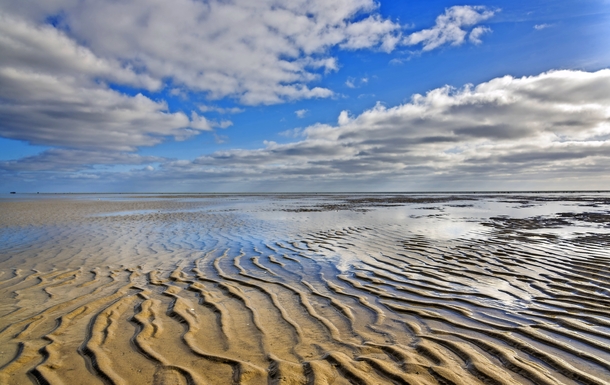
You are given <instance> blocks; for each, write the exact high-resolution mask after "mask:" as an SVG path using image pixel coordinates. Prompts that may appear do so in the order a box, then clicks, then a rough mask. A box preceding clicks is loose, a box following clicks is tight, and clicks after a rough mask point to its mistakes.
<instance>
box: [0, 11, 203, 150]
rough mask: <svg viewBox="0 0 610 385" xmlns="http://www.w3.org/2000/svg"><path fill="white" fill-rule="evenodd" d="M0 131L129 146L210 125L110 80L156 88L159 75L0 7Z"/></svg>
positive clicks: (35, 138)
mask: <svg viewBox="0 0 610 385" xmlns="http://www.w3.org/2000/svg"><path fill="white" fill-rule="evenodd" d="M0 35H1V38H0V51H1V52H2V55H0V99H1V100H2V103H0V118H1V119H0V135H1V136H3V137H6V138H11V139H18V140H24V141H28V142H30V143H32V144H37V145H47V146H49V145H50V146H62V147H72V148H90V149H111V150H119V151H130V150H134V149H136V148H137V147H139V146H150V145H154V144H157V143H160V142H161V141H162V140H163V138H164V137H174V138H176V139H185V138H187V137H189V136H192V135H194V134H196V133H197V132H198V131H201V130H210V129H211V127H209V125H207V123H206V121H205V118H199V117H197V119H195V120H193V121H191V120H190V119H189V118H188V117H187V116H186V115H185V114H184V113H181V112H178V113H170V112H168V109H167V105H166V103H164V102H163V101H154V100H152V99H150V98H148V97H145V96H143V95H142V94H137V95H135V96H129V95H126V94H122V93H120V92H117V91H115V90H113V89H111V88H110V87H108V86H107V85H106V84H105V83H104V82H101V81H100V79H104V80H106V81H108V82H117V83H121V84H127V85H131V86H134V87H138V88H144V89H148V90H156V89H158V88H159V87H160V86H161V83H160V82H159V81H158V80H155V79H153V78H152V77H150V76H149V75H146V74H142V73H139V72H137V71H135V70H134V69H133V68H132V67H130V66H124V65H122V64H121V63H119V62H118V61H116V60H109V59H104V58H100V57H98V56H96V55H95V54H94V53H93V52H92V51H91V50H89V49H87V48H84V47H82V46H80V45H78V44H77V43H76V42H75V41H74V40H72V39H70V38H69V37H68V36H67V35H66V34H65V33H63V32H61V31H59V30H57V29H55V28H53V27H51V26H36V25H33V24H31V23H27V22H25V21H23V20H20V19H17V18H13V17H9V16H6V15H0Z"/></svg>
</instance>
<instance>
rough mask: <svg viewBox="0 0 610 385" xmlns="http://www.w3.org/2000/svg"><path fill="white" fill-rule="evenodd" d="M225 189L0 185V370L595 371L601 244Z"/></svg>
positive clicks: (405, 378) (452, 380) (531, 375)
mask: <svg viewBox="0 0 610 385" xmlns="http://www.w3.org/2000/svg"><path fill="white" fill-rule="evenodd" d="M210 199H212V200H213V199H225V198H210ZM225 203H226V202H224V203H223V206H222V207H221V208H216V209H213V210H208V209H207V207H208V205H209V204H210V202H209V201H208V200H206V201H205V202H197V201H191V200H184V199H174V200H173V199H164V200H158V199H154V198H152V199H150V200H146V199H143V198H138V199H137V200H134V201H128V200H127V201H111V202H94V201H91V200H83V201H77V202H75V201H73V200H69V199H68V200H61V201H53V202H49V201H44V200H40V201H31V202H8V203H7V202H1V203H0V208H1V209H2V212H3V214H2V218H0V228H1V229H2V230H1V236H2V239H3V246H2V248H1V249H0V252H1V254H0V271H1V273H2V274H1V275H0V346H1V347H2V348H1V349H0V383H2V384H24V383H43V384H44V383H49V384H81V383H91V384H269V383H271V384H285V385H289V384H290V385H296V384H316V385H318V384H549V385H550V384H600V385H601V384H607V383H608V382H610V300H608V290H609V288H610V267H609V266H610V255H609V254H608V252H607V251H606V249H605V248H604V247H603V245H598V244H596V243H594V242H576V241H574V242H572V241H569V240H561V241H558V240H557V239H555V238H544V237H541V238H532V239H525V238H523V237H518V236H507V233H506V231H505V229H498V230H497V231H495V230H494V231H492V230H490V231H489V232H488V233H486V234H485V236H484V237H477V238H456V239H448V240H443V241H438V240H433V239H430V238H427V237H425V236H421V235H415V234H411V233H409V232H407V231H405V228H404V227H403V226H397V225H394V224H387V225H383V224H379V223H377V222H376V223H375V224H374V225H373V224H371V223H372V222H371V221H367V219H366V215H367V214H366V213H358V215H361V216H362V220H361V223H359V224H358V223H356V224H354V225H351V226H344V225H337V226H332V221H331V222H329V223H330V225H329V223H326V222H324V223H322V222H320V224H319V225H312V226H308V227H298V228H297V227H295V228H294V229H286V228H282V226H280V225H278V223H276V222H273V221H263V220H257V219H253V218H252V217H248V216H244V215H240V214H239V212H240V208H239V207H236V208H235V211H232V210H230V208H231V204H229V209H228V208H227V206H224V204H225ZM265 204H267V203H264V205H265ZM264 205H263V206H264ZM108 212H110V213H113V212H114V213H116V214H117V215H111V216H104V215H98V214H100V213H108ZM125 213H127V214H125ZM314 214H315V213H314ZM314 214H312V213H310V212H294V213H290V215H294V216H295V218H297V217H298V218H302V217H300V216H303V215H314ZM312 218H314V219H315V218H322V217H315V216H314V217H312ZM316 227H318V228H317V229H316ZM346 261H347V262H346Z"/></svg>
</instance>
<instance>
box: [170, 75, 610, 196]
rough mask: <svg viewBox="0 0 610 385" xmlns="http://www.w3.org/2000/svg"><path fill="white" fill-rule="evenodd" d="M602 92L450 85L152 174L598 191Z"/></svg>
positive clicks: (510, 84)
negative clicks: (576, 182)
mask: <svg viewBox="0 0 610 385" xmlns="http://www.w3.org/2000/svg"><path fill="white" fill-rule="evenodd" d="M608 89H610V70H601V71H598V72H592V73H589V72H581V71H552V72H547V73H543V74H540V75H538V76H530V77H523V78H514V77H511V76H505V77H501V78H496V79H493V80H491V81H489V82H486V83H481V84H479V85H477V86H473V85H467V86H464V87H462V88H460V89H454V88H451V87H448V86H447V87H442V88H438V89H434V90H431V91H429V92H428V93H426V94H425V95H419V94H418V95H414V96H413V97H412V98H411V100H410V101H409V102H408V103H405V104H402V105H399V106H395V107H385V106H383V105H381V104H377V105H376V106H375V107H374V108H372V109H370V110H367V111H364V112H363V113H361V114H360V115H358V116H350V114H349V113H348V112H347V111H343V112H342V113H341V114H340V116H339V118H338V123H337V125H334V126H333V125H321V124H316V125H313V126H310V127H308V128H306V129H305V130H304V131H303V132H302V135H303V139H302V140H300V141H297V142H292V143H288V144H278V143H275V142H267V143H266V146H265V147H264V148H260V149H256V150H232V151H221V152H216V153H213V154H210V155H206V156H202V157H199V158H197V159H195V160H194V161H171V162H167V163H164V164H163V165H162V167H161V170H160V173H159V176H160V177H163V178H166V177H168V178H171V175H179V178H184V179H185V180H191V181H196V180H201V181H213V180H216V181H225V182H226V181H233V182H238V181H248V180H250V181H252V182H253V183H255V182H256V183H258V182H260V181H261V180H262V181H266V182H274V183H276V185H277V186H279V187H278V188H279V189H281V186H282V184H283V186H284V188H286V187H288V188H290V187H291V186H293V185H294V184H296V185H299V186H301V187H303V186H305V188H307V187H306V186H308V185H309V186H312V184H313V185H314V186H315V185H316V183H323V182H324V181H327V182H328V181H351V182H353V183H355V184H356V185H357V184H358V183H359V182H358V181H361V182H362V183H360V185H359V186H360V189H364V190H366V189H367V188H366V186H367V184H366V183H367V181H368V182H370V181H376V183H381V185H379V184H376V185H370V187H373V188H382V187H383V186H384V185H385V186H388V185H392V183H393V182H401V183H406V182H408V181H410V180H417V181H420V182H422V183H428V184H429V183H432V181H434V180H441V179H442V180H443V181H445V182H448V183H449V185H451V182H452V181H453V182H459V181H472V180H478V181H483V180H489V181H493V180H506V181H511V180H512V181H516V180H523V179H528V178H531V179H532V180H535V179H540V180H543V179H545V178H546V179H549V178H551V179H553V178H563V177H565V178H567V179H569V178H578V177H587V175H589V176H594V177H595V178H597V181H598V182H599V183H604V181H603V180H602V179H603V177H602V178H601V179H600V177H599V173H600V172H603V171H602V170H604V169H606V168H607V167H609V166H610V93H608V92H607V90H608ZM567 179H566V180H567ZM570 180H572V179H570ZM606 182H608V181H606ZM557 183H559V184H558V185H561V183H560V181H558V182H557ZM403 185H404V184H403ZM583 187H584V185H581V186H580V188H583ZM564 188H565V186H564ZM314 189H315V188H314ZM514 189H519V186H518V185H515V186H514Z"/></svg>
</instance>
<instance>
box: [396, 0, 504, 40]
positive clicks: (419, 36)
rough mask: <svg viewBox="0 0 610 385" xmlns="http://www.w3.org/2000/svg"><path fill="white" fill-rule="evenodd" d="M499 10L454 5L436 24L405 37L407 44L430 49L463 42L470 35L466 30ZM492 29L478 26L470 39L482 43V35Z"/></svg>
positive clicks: (471, 33) (438, 18)
mask: <svg viewBox="0 0 610 385" xmlns="http://www.w3.org/2000/svg"><path fill="white" fill-rule="evenodd" d="M496 12H497V11H495V10H491V9H489V8H487V7H483V6H470V5H464V6H453V7H451V8H447V9H446V10H445V13H444V14H442V15H440V16H438V17H437V18H436V25H435V26H434V27H432V28H429V29H424V30H421V31H417V32H414V33H412V34H410V35H408V36H407V37H405V39H404V43H405V44H407V45H418V44H421V45H422V50H423V51H430V50H433V49H435V48H438V47H440V46H442V45H444V44H451V45H460V44H463V43H464V41H465V38H466V35H468V32H467V31H466V30H465V29H467V28H470V27H473V26H474V25H476V24H478V23H480V22H482V21H485V20H487V19H489V18H491V17H492V16H493V15H494V14H495V13H496ZM489 31H491V30H490V29H489V28H487V27H476V28H474V29H473V30H472V31H471V32H470V41H471V42H473V43H475V44H478V43H480V39H479V38H480V36H481V35H482V34H483V33H485V32H489Z"/></svg>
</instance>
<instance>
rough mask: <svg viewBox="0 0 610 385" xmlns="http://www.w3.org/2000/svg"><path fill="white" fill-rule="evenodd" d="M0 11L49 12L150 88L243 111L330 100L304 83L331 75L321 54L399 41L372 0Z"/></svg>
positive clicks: (184, 1)
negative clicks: (223, 101) (229, 102)
mask: <svg viewBox="0 0 610 385" xmlns="http://www.w3.org/2000/svg"><path fill="white" fill-rule="evenodd" d="M1 6H2V8H3V10H4V11H5V12H8V13H12V14H14V15H19V16H20V17H23V18H26V19H28V20H30V21H31V22H35V23H40V22H42V21H43V20H44V19H45V18H46V17H48V16H50V15H58V14H59V15H61V24H62V25H63V26H65V27H66V30H67V31H69V32H68V33H69V34H70V36H71V37H72V38H74V40H75V41H80V42H86V44H87V46H88V47H89V48H88V49H90V50H91V51H92V52H94V53H95V54H96V55H97V56H98V57H102V58H112V59H113V60H115V61H116V62H117V63H127V64H128V65H131V66H132V67H133V68H137V69H138V70H139V71H144V72H145V73H146V74H148V75H149V76H150V77H151V78H152V79H154V81H156V82H160V81H162V80H164V79H168V78H169V79H172V83H173V84H175V85H176V86H177V87H179V88H187V89H189V90H191V91H195V92H206V93H207V94H208V95H209V96H210V97H212V98H223V97H227V96H229V97H235V98H237V99H239V100H240V101H241V102H242V103H244V104H272V103H279V102H282V101H287V100H295V99H303V98H327V97H330V96H332V95H333V93H332V92H331V91H330V90H328V89H325V88H323V87H314V88H310V87H309V86H308V85H307V84H308V83H310V82H311V81H313V80H315V79H317V78H318V77H319V74H318V73H317V72H316V71H317V70H324V71H336V70H337V69H338V64H337V61H336V59H335V58H333V57H331V56H329V55H328V52H327V51H328V49H329V48H331V47H335V46H338V47H341V48H343V49H349V50H354V49H380V50H384V51H391V50H393V49H394V47H395V46H396V44H397V43H398V42H399V41H400V25H399V24H397V23H395V22H393V21H391V20H388V19H384V18H382V17H381V16H380V15H379V14H378V13H376V12H377V11H376V9H377V7H378V4H377V3H375V2H374V1H373V0H341V1H338V2H327V1H325V0H293V1H290V2H280V1H277V0H263V1H256V2H252V1H249V0H235V1H231V2H227V1H222V0H209V1H205V2H203V1H194V0H175V1H172V2H159V1H157V2H151V1H148V0H126V1H121V2H116V1H109V0H95V1H93V0H84V1H74V0H55V1H52V2H51V1H49V2H45V4H34V3H29V2H9V1H3V2H2V5H1ZM45 28H47V29H48V30H51V29H53V28H52V27H50V26H48V27H45ZM210 53H213V54H210Z"/></svg>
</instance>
